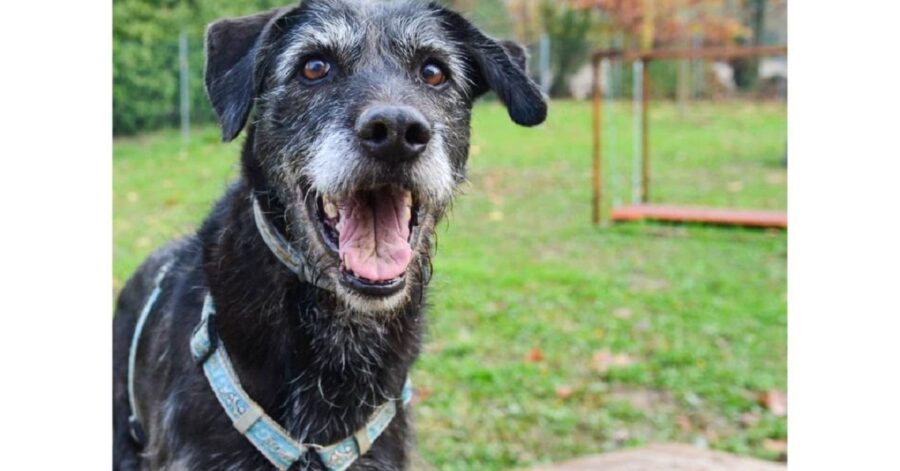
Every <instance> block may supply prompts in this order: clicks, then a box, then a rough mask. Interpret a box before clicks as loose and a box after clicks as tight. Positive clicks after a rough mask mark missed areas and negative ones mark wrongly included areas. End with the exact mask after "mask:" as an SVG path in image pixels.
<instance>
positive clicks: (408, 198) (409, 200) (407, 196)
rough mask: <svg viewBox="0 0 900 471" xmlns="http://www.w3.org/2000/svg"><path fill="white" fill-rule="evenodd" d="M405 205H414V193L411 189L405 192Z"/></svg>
mask: <svg viewBox="0 0 900 471" xmlns="http://www.w3.org/2000/svg"><path fill="white" fill-rule="evenodd" d="M403 205H404V206H406V207H410V206H412V193H411V192H409V191H404V192H403Z"/></svg>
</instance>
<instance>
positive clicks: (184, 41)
mask: <svg viewBox="0 0 900 471" xmlns="http://www.w3.org/2000/svg"><path fill="white" fill-rule="evenodd" d="M178 68H179V72H180V80H179V82H180V89H181V138H182V140H183V141H184V144H185V145H187V143H188V142H189V141H190V140H191V95H190V90H189V88H188V87H189V86H190V83H189V82H188V37H187V33H186V32H184V31H182V32H181V35H180V36H179V37H178Z"/></svg>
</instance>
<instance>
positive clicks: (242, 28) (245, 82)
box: [205, 8, 293, 141]
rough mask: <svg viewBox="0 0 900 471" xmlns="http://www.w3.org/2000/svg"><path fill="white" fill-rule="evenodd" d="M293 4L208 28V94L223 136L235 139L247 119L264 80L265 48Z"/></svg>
mask: <svg viewBox="0 0 900 471" xmlns="http://www.w3.org/2000/svg"><path fill="white" fill-rule="evenodd" d="M292 9H293V8H278V9H275V10H270V11H267V12H264V13H259V14H256V15H252V16H244V17H241V18H228V19H224V20H219V21H216V22H215V23H212V24H210V25H209V27H207V28H206V78H205V79H206V94H207V95H208V96H209V101H210V102H211V103H212V105H213V109H215V111H216V116H218V118H219V124H221V126H222V139H223V140H224V141H230V140H232V139H234V138H235V137H236V136H237V135H238V134H239V133H240V132H241V129H243V127H244V124H246V123H247V118H248V117H249V116H250V110H251V109H252V108H253V100H254V99H255V98H256V95H257V93H258V92H259V87H260V85H261V82H262V75H263V72H264V71H263V70H262V69H263V68H264V67H263V65H262V63H261V62H262V61H261V57H260V55H261V54H260V51H261V49H262V48H263V47H264V46H265V45H266V44H268V43H269V41H270V40H271V39H272V38H271V36H273V35H272V32H273V30H277V28H274V27H273V25H275V23H276V22H277V21H278V20H279V19H280V18H282V17H283V16H284V15H285V14H286V13H287V12H289V11H291V10H292Z"/></svg>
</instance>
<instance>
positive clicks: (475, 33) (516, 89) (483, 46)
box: [435, 5, 547, 126]
mask: <svg viewBox="0 0 900 471" xmlns="http://www.w3.org/2000/svg"><path fill="white" fill-rule="evenodd" d="M435 8H437V9H438V11H439V12H440V13H439V14H440V17H441V18H442V20H443V21H444V24H445V27H446V28H447V29H448V30H449V32H450V34H451V35H453V36H454V38H455V39H456V40H457V41H458V42H460V43H461V44H462V45H463V46H464V47H465V48H466V50H467V53H468V57H467V60H468V62H469V63H470V64H471V66H472V67H473V68H474V70H473V72H474V79H473V83H474V85H475V90H474V95H475V97H478V96H480V95H483V94H484V93H487V92H488V91H489V90H493V91H494V92H496V93H497V96H499V97H500V100H501V101H503V104H505V105H506V108H507V110H508V111H509V117H510V118H512V120H513V121H515V122H516V123H518V124H521V125H523V126H535V125H538V124H541V123H543V122H544V120H545V119H546V118H547V102H546V101H545V99H544V95H543V94H542V93H541V90H540V88H538V86H537V84H535V83H534V81H532V80H531V79H530V78H529V77H528V75H527V73H526V64H527V62H528V56H527V55H526V53H525V49H524V48H523V47H522V46H520V45H519V44H517V43H515V42H512V41H497V40H495V39H492V38H490V37H488V36H487V35H485V34H484V33H482V32H481V31H479V30H478V28H476V27H475V26H474V25H472V24H471V23H470V22H469V21H468V20H466V19H465V18H463V17H462V16H460V15H459V14H458V13H455V12H452V11H450V10H447V9H445V8H442V7H438V6H436V5H435Z"/></svg>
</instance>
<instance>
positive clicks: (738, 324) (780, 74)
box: [113, 0, 787, 469]
mask: <svg viewBox="0 0 900 471" xmlns="http://www.w3.org/2000/svg"><path fill="white" fill-rule="evenodd" d="M285 3H286V2H282V1H269V0H266V1H263V0H229V1H222V0H217V1H213V0H114V2H113V11H114V24H113V25H114V26H113V38H114V54H113V64H114V77H113V93H114V96H113V118H114V128H113V133H114V156H113V170H114V181H113V187H114V221H113V223H114V224H113V225H114V267H113V287H114V292H116V293H117V292H118V290H119V289H121V287H122V286H123V284H124V282H125V281H126V280H127V278H128V276H130V274H131V273H132V272H133V271H134V269H135V268H136V267H137V266H138V264H140V262H141V261H142V260H143V258H144V257H146V256H147V255H148V254H149V253H150V252H151V251H152V250H153V249H155V248H156V247H158V246H160V245H161V244H163V243H164V242H165V241H166V240H169V239H171V238H174V237H178V236H183V235H186V234H190V233H192V232H193V231H194V230H195V229H196V227H197V226H198V225H199V223H200V222H201V221H202V218H203V217H204V216H205V214H206V213H207V212H208V211H209V209H210V207H211V204H212V202H213V201H214V200H215V199H216V198H217V197H219V196H220V195H221V194H222V192H223V190H224V188H225V186H226V185H227V183H228V182H229V181H231V180H233V179H234V178H236V176H237V173H238V167H237V161H238V153H239V146H240V142H235V143H230V144H222V143H221V142H220V133H219V131H218V129H217V127H216V125H215V121H214V115H213V114H212V110H211V107H210V106H209V104H208V102H207V99H206V94H205V92H204V90H203V64H204V58H203V32H204V29H205V25H206V24H208V23H209V22H211V21H214V20H215V19H217V18H220V17H224V16H235V15H245V14H250V13H254V12H257V11H260V10H264V9H268V8H272V7H276V6H283V5H284V4H285ZM443 3H445V4H447V5H448V6H451V7H453V8H455V9H457V10H459V11H462V12H464V13H465V14H466V15H467V17H469V18H470V19H471V20H472V21H473V22H475V23H476V24H477V25H479V26H480V27H482V28H483V29H484V30H485V31H487V32H489V33H490V34H492V35H494V36H497V37H503V38H513V39H516V40H518V41H520V42H521V43H522V44H524V45H526V46H527V47H528V49H529V51H530V53H531V55H530V73H531V75H532V76H533V78H534V79H535V81H536V82H537V83H539V84H541V86H542V87H543V88H544V90H545V91H546V92H547V93H548V95H549V96H550V97H551V98H552V103H551V106H550V116H549V118H548V121H547V123H546V124H544V125H542V126H540V127H538V128H535V129H523V128H518V127H516V126H515V125H513V124H512V123H511V122H510V121H509V119H508V117H507V115H506V111H505V110H504V109H503V108H502V106H501V105H500V104H499V103H498V102H496V100H494V99H492V98H491V97H487V98H486V99H485V100H483V101H482V102H481V103H480V104H479V105H478V106H477V107H476V109H475V113H474V117H473V138H472V149H471V157H470V169H469V182H468V183H467V184H466V187H465V194H464V195H462V196H461V197H460V198H459V199H458V200H457V202H456V204H455V205H454V210H453V212H452V214H450V216H449V218H448V219H447V221H446V222H445V223H444V224H443V225H442V226H441V228H440V230H439V234H438V236H439V240H438V242H439V244H438V251H437V256H436V258H435V273H436V274H435V278H434V281H433V283H432V296H431V304H432V308H431V310H430V312H429V321H430V327H429V335H428V340H427V344H426V347H425V352H424V354H423V355H422V357H421V359H420V361H419V362H418V363H417V365H416V367H415V371H414V374H413V379H414V382H415V384H416V385H417V388H418V399H417V400H418V404H417V406H416V415H417V423H418V427H417V428H418V431H419V449H420V453H421V455H422V458H421V459H422V461H423V463H427V465H428V466H433V467H434V468H436V469H515V468H527V467H529V466H534V465H538V464H543V463H550V462H555V461H560V460H565V459H569V458H572V457H576V456H581V455H588V454H595V453H600V452H604V451H611V450H617V449H622V448H629V447H635V446H639V445H643V444H647V443H656V442H681V443H688V444H691V445H693V446H695V447H698V448H701V449H704V448H709V449H718V450H725V451H730V452H734V453H738V454H742V455H750V456H755V457H758V458H762V459H766V460H773V461H783V460H786V458H787V456H786V453H787V452H786V443H787V425H786V415H787V404H786V399H785V390H786V386H787V385H786V383H787V373H786V369H787V368H786V348H787V335H786V323H787V321H786V309H787V306H786V291H787V286H786V280H787V276H786V252H787V240H786V232H785V231H784V230H779V229H747V228H736V227H716V226H708V225H683V224H663V223H654V222H632V223H612V222H610V221H609V220H608V219H607V218H606V217H604V221H603V223H602V224H600V225H594V224H592V222H591V196H592V165H593V163H592V155H593V154H592V142H593V135H592V113H593V109H592V104H591V101H590V98H591V92H592V74H591V53H592V51H595V50H609V49H622V50H627V51H640V50H645V51H646V50H651V49H666V50H668V49H700V48H710V47H751V46H767V45H783V44H785V43H786V42H787V37H786V30H787V16H786V11H787V2H786V1H784V0H655V1H654V0H592V1H591V0H573V1H553V2H551V1H542V0H480V1H475V0H458V1H446V2H443ZM598 65H599V70H600V82H599V87H598V88H599V89H600V90H601V93H602V94H603V97H604V102H603V105H602V107H601V108H600V109H599V110H600V116H601V117H602V118H603V124H602V127H601V129H602V136H603V138H602V140H601V141H600V146H601V150H602V161H601V163H602V164H603V168H604V172H603V174H602V178H601V183H602V185H603V188H604V190H605V193H604V196H605V198H604V199H603V200H602V206H603V208H602V209H603V214H604V215H608V214H609V213H610V211H611V210H612V209H613V207H616V206H619V205H622V204H627V203H630V202H633V201H634V200H635V194H636V188H637V186H639V181H638V180H639V178H638V176H639V174H640V172H641V168H640V159H639V156H640V155H641V152H642V146H643V145H644V144H643V141H642V139H643V136H644V135H647V136H648V137H647V144H646V145H648V146H649V148H650V149H651V154H652V175H653V179H652V191H651V192H650V195H649V202H651V203H656V204H668V203H678V204H687V205H701V206H712V207H728V208H741V209H760V210H768V211H784V209H785V208H786V203H787V202H786V198H787V155H786V143H787V107H786V103H785V98H786V97H785V93H786V92H785V90H786V83H787V61H786V58H785V57H784V56H783V55H782V56H777V55H776V56H766V57H758V58H756V57H750V58H740V59H730V60H713V59H686V60H654V61H652V62H649V65H648V70H649V81H650V83H651V86H650V87H649V90H650V96H648V97H647V98H648V103H649V105H648V108H647V121H648V127H649V133H647V132H645V131H644V130H643V129H642V128H641V126H640V118H641V117H642V113H643V111H642V109H641V106H640V100H639V99H640V98H641V97H640V96H639V95H640V94H641V90H642V89H641V87H640V86H639V83H640V80H636V79H638V78H639V76H640V69H636V68H635V65H634V64H632V63H631V62H627V61H625V62H622V61H603V62H602V63H600V64H598ZM237 141H240V139H238V140H237Z"/></svg>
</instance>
